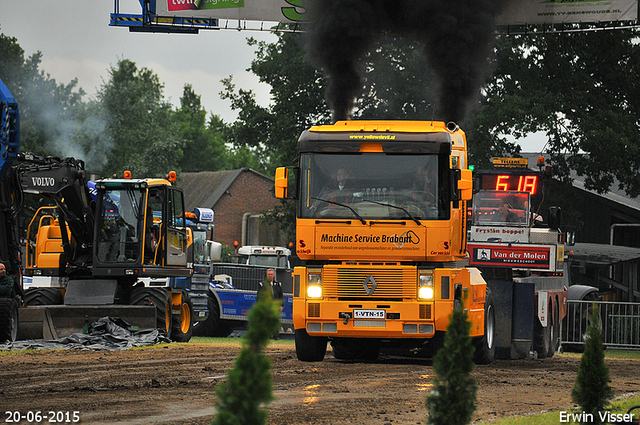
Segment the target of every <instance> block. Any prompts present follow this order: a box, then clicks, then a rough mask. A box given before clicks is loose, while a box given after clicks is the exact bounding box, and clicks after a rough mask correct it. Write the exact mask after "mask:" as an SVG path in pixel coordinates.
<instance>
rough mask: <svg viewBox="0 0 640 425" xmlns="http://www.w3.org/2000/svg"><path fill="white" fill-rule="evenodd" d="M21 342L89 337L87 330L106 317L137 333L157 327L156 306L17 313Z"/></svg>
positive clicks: (40, 308) (30, 309) (36, 309)
mask: <svg viewBox="0 0 640 425" xmlns="http://www.w3.org/2000/svg"><path fill="white" fill-rule="evenodd" d="M18 313H19V324H20V325H19V327H18V339H19V340H24V339H45V340H54V339H58V338H64V337H67V336H69V335H71V334H74V333H77V332H80V333H86V331H87V327H88V326H89V325H90V324H91V323H93V322H95V321H97V320H99V319H101V318H103V317H105V316H110V317H119V318H121V319H122V320H125V321H126V322H128V323H129V324H130V325H131V326H133V327H136V328H138V329H154V328H155V327H156V309H155V307H153V306H130V305H109V306H104V305H101V306H69V305H48V306H28V307H24V308H20V309H18Z"/></svg>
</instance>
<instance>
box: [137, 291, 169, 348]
mask: <svg viewBox="0 0 640 425" xmlns="http://www.w3.org/2000/svg"><path fill="white" fill-rule="evenodd" d="M129 304H130V305H153V306H154V307H155V308H156V328H157V329H158V330H160V331H162V332H164V333H165V334H166V335H167V337H169V338H170V337H171V295H169V292H168V291H167V290H166V289H164V288H143V287H141V288H133V291H131V296H130V297H129Z"/></svg>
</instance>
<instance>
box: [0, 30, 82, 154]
mask: <svg viewBox="0 0 640 425" xmlns="http://www.w3.org/2000/svg"><path fill="white" fill-rule="evenodd" d="M0 58H2V60H0V78H2V80H3V82H4V83H5V84H6V86H7V87H8V88H9V90H10V91H11V93H12V94H13V96H14V98H15V99H16V100H17V101H18V105H19V108H20V145H21V147H20V150H21V151H23V152H35V153H37V154H39V155H59V156H70V155H69V151H68V149H67V147H68V145H69V142H70V140H69V136H70V129H71V128H74V127H76V126H77V125H81V123H77V119H78V116H77V115H76V114H77V113H78V112H77V111H76V108H78V107H81V106H82V105H81V101H82V97H83V95H84V91H82V90H81V89H78V88H77V80H72V81H71V82H69V83H68V84H58V83H57V82H56V80H54V79H53V78H51V77H50V76H49V74H46V73H45V72H44V71H42V70H40V69H39V67H40V62H41V61H42V53H40V52H36V53H34V54H32V55H31V56H29V57H25V52H24V50H23V49H22V47H20V45H19V44H18V40H17V39H16V38H15V37H9V36H6V35H5V34H2V33H0Z"/></svg>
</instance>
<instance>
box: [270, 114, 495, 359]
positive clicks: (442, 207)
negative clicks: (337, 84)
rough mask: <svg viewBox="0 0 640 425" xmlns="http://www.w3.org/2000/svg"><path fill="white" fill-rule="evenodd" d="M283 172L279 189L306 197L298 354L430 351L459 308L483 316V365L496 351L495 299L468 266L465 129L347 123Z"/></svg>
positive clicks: (475, 325) (311, 138)
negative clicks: (331, 350)
mask: <svg viewBox="0 0 640 425" xmlns="http://www.w3.org/2000/svg"><path fill="white" fill-rule="evenodd" d="M298 148H299V157H298V160H299V161H298V163H297V164H296V165H295V166H292V167H281V168H278V169H277V171H276V179H275V186H276V196H277V197H279V198H287V199H297V225H296V226H297V227H296V253H297V255H298V257H299V258H300V260H302V262H303V263H304V265H303V266H300V267H295V268H294V272H293V283H294V284H293V324H294V328H295V345H296V354H297V357H298V359H300V360H302V361H321V360H323V358H324V356H325V353H326V349H327V343H328V342H329V341H331V345H332V348H333V354H334V356H335V357H336V358H339V359H352V358H365V359H371V358H375V357H377V355H378V353H379V350H380V349H381V348H387V347H388V348H393V349H396V348H398V349H408V350H412V351H413V352H414V353H423V354H424V355H429V354H430V353H433V352H434V350H435V349H437V348H439V347H440V346H441V344H442V340H443V336H444V332H445V331H446V328H447V325H448V323H449V317H450V315H451V313H452V311H453V309H454V308H455V307H457V306H462V307H463V308H464V309H465V311H466V312H467V314H468V317H469V320H470V321H471V324H472V326H471V337H472V338H473V340H474V344H475V347H476V350H475V352H476V361H478V362H481V363H489V362H491V361H492V360H493V357H494V353H495V344H494V340H495V311H494V307H493V297H492V295H491V292H490V291H488V290H487V284H486V283H485V281H484V280H483V278H482V276H481V274H480V272H479V271H478V270H477V269H475V268H470V267H468V259H467V246H466V237H467V236H466V234H467V231H466V228H467V222H466V220H467V214H466V211H467V202H468V201H470V200H471V196H472V190H473V179H472V173H471V171H470V170H469V169H468V164H467V142H466V138H465V134H464V132H463V131H461V130H460V129H459V128H458V126H457V125H455V124H454V123H448V124H445V123H444V122H437V121H433V122H431V121H339V122H336V123H335V124H333V125H322V126H316V127H312V128H310V129H309V130H307V131H304V132H303V133H302V135H301V136H300V138H299V141H298Z"/></svg>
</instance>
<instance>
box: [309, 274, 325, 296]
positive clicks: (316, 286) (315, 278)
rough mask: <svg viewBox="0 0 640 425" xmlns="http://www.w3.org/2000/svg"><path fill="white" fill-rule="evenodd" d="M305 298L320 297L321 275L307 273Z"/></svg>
mask: <svg viewBox="0 0 640 425" xmlns="http://www.w3.org/2000/svg"><path fill="white" fill-rule="evenodd" d="M307 298H322V275H321V274H316V273H313V274H311V273H310V274H309V275H307Z"/></svg>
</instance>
